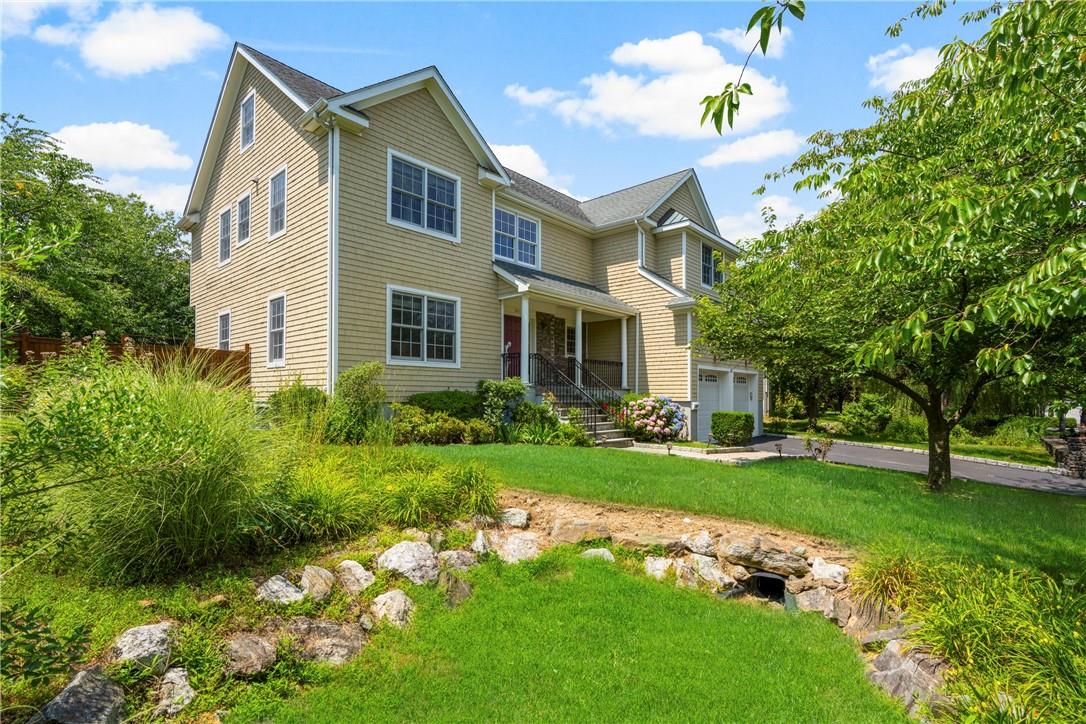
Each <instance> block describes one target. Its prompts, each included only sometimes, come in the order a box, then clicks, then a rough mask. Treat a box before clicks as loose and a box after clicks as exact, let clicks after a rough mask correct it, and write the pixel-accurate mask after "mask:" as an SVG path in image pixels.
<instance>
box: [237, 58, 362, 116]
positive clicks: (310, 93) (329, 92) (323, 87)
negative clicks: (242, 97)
mask: <svg viewBox="0 0 1086 724" xmlns="http://www.w3.org/2000/svg"><path fill="white" fill-rule="evenodd" d="M238 46H239V47H241V48H244V49H245V52H247V53H250V54H252V55H253V57H255V58H256V59H257V60H258V61H260V64H261V65H263V66H264V67H265V68H266V69H267V70H268V72H269V73H271V74H273V75H274V76H275V77H276V78H278V79H279V80H280V81H281V82H282V83H283V85H285V86H286V87H288V88H290V89H291V90H292V91H294V93H295V94H297V96H298V97H299V98H301V99H302V100H303V101H304V102H305V103H307V104H309V105H313V104H314V103H316V102H317V101H318V100H320V99H321V98H331V97H333V96H338V95H342V94H343V91H341V90H340V89H339V88H336V87H335V86H331V85H328V84H327V83H325V82H324V81H322V80H317V79H316V78H314V77H313V76H311V75H307V74H305V73H303V72H302V71H300V70H298V69H297V68H291V67H290V66H289V65H287V64H286V63H282V62H280V61H278V60H276V59H275V58H272V57H271V56H269V55H265V54H264V53H261V52H260V51H259V50H257V49H256V48H251V47H249V46H248V45H244V44H243V43H238Z"/></svg>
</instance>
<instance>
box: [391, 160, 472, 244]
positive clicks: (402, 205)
mask: <svg viewBox="0 0 1086 724" xmlns="http://www.w3.org/2000/svg"><path fill="white" fill-rule="evenodd" d="M389 172H390V176H391V178H390V179H389V198H388V205H389V211H388V213H389V218H390V219H394V220H396V221H397V222H400V223H404V224H409V225H411V226H417V227H419V228H421V229H426V230H428V231H433V232H436V233H438V234H442V235H444V236H451V237H454V238H455V237H457V236H459V233H458V231H457V219H456V214H457V206H458V205H459V201H460V194H459V190H458V188H457V184H458V181H457V180H456V179H455V178H453V177H452V176H451V175H446V174H443V173H440V172H438V171H437V170H435V169H432V168H430V167H428V166H423V165H420V164H418V163H412V162H410V161H407V160H405V159H403V158H400V157H399V156H395V155H392V156H390V160H389Z"/></svg>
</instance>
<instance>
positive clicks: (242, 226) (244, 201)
mask: <svg viewBox="0 0 1086 724" xmlns="http://www.w3.org/2000/svg"><path fill="white" fill-rule="evenodd" d="M251 210H252V196H250V195H249V194H245V195H244V196H242V197H241V198H240V199H238V246H241V245H242V244H244V243H245V242H247V241H248V240H249V213H250V211H251Z"/></svg>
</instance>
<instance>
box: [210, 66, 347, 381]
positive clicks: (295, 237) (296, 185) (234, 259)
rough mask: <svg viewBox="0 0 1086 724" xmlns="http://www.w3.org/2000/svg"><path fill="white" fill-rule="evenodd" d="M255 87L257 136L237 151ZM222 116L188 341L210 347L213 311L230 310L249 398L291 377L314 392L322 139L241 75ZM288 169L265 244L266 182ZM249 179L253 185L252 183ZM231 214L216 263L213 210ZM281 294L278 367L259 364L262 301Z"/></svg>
mask: <svg viewBox="0 0 1086 724" xmlns="http://www.w3.org/2000/svg"><path fill="white" fill-rule="evenodd" d="M250 89H255V90H256V138H255V141H254V144H253V145H252V146H250V147H249V148H248V149H247V150H246V151H245V152H244V153H240V152H239V139H240V117H239V113H238V105H239V103H240V102H241V100H242V99H243V98H244V97H245V96H246V95H247V94H248V93H249V91H250ZM224 102H225V103H229V104H230V108H231V115H230V120H229V122H228V125H227V128H226V134H225V137H224V139H223V142H222V145H221V146H220V148H219V153H218V156H217V158H215V160H214V167H213V171H212V174H211V180H210V183H209V184H208V187H207V193H206V195H205V197H204V199H203V200H202V201H200V209H201V214H200V223H199V225H198V226H197V227H196V228H195V229H194V230H193V245H194V247H198V248H199V251H200V253H199V255H196V254H194V258H193V261H192V264H191V270H190V274H191V292H190V299H191V303H192V304H193V306H194V307H195V309H196V344H197V346H200V347H214V346H216V344H217V341H218V313H219V311H220V310H224V309H229V310H230V313H231V340H230V341H231V348H233V349H241V348H243V347H244V345H245V344H246V343H248V344H249V345H250V348H251V352H252V387H253V391H254V394H255V395H256V397H257V398H258V399H262V398H265V397H267V396H268V395H269V394H270V393H271V392H273V391H274V390H275V389H277V388H278V387H279V386H280V385H282V384H284V383H286V382H289V381H291V380H293V379H294V378H296V377H298V376H300V377H301V378H302V379H303V380H304V381H305V382H306V384H310V385H315V386H323V385H324V384H325V382H326V378H327V360H328V357H327V355H328V345H327V325H328V316H327V301H328V287H327V284H328V277H327V258H328V247H327V244H328V206H327V201H328V191H327V139H326V138H324V137H316V136H313V135H311V134H309V133H306V132H304V131H302V130H301V129H299V128H298V126H297V121H298V118H299V117H300V116H301V115H302V110H301V109H299V108H298V106H297V105H296V104H294V103H293V102H292V101H290V100H289V99H288V98H287V97H286V96H285V95H284V94H283V93H282V92H281V91H279V90H278V89H277V88H276V87H275V86H274V85H272V83H270V82H269V81H268V80H267V78H266V77H265V76H264V75H263V74H261V73H259V72H257V71H255V70H253V69H252V68H250V69H249V70H248V71H247V72H246V75H245V78H244V80H243V82H242V84H241V90H240V91H239V94H238V96H237V97H236V98H233V99H224ZM284 165H285V166H286V167H287V219H286V232H285V233H284V234H282V235H280V236H278V237H276V238H275V239H273V240H271V241H269V240H268V185H269V183H268V180H269V178H270V177H271V176H272V175H273V174H274V173H275V172H276V171H277V170H278V169H279V168H280V167H282V166H284ZM254 177H256V178H257V179H258V182H257V183H256V184H253V183H252V179H253V178H254ZM247 190H248V191H251V192H252V201H251V205H250V208H251V213H250V216H251V222H250V224H251V232H250V239H249V241H248V242H247V243H245V244H243V245H241V246H238V245H237V199H238V197H239V196H241V195H242V194H243V193H244V192H245V191H247ZM227 206H229V207H230V209H231V241H232V253H231V259H230V261H229V262H228V263H227V264H225V265H223V266H219V263H218V227H219V213H220V211H222V210H223V209H225V208H226V207H227ZM274 292H285V293H286V295H287V300H286V365H285V366H284V367H280V368H268V366H267V304H268V296H269V295H270V294H272V293H274Z"/></svg>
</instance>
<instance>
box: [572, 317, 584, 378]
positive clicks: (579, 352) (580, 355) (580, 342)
mask: <svg viewBox="0 0 1086 724" xmlns="http://www.w3.org/2000/svg"><path fill="white" fill-rule="evenodd" d="M583 317H584V310H582V309H581V308H580V307H577V313H576V315H575V316H574V321H573V324H574V325H576V327H575V329H574V332H575V334H574V338H575V339H576V340H577V342H576V344H575V345H574V348H573V349H574V351H573V353H574V354H575V355H576V357H577V362H578V364H577V365H576V366H574V368H573V369H575V370H576V371H577V379H576V380H574V381H575V382H576V383H577V384H578V385H579V384H581V365H580V363H581V362H582V361H583V360H584V339H583V337H584V334H583V333H582V332H581V320H582V319H583Z"/></svg>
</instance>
